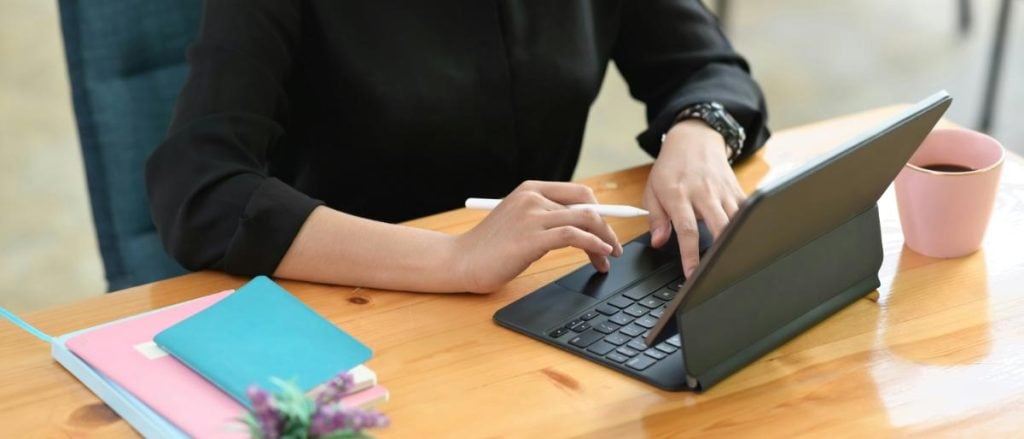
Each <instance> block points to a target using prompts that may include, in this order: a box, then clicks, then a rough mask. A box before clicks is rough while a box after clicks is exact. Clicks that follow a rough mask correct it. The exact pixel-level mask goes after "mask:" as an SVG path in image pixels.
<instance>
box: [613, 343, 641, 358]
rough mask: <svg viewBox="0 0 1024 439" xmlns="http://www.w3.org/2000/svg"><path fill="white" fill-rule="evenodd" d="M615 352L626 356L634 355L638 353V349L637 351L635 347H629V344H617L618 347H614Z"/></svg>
mask: <svg viewBox="0 0 1024 439" xmlns="http://www.w3.org/2000/svg"><path fill="white" fill-rule="evenodd" d="M615 352H618V353H620V354H622V355H625V356H627V357H635V356H637V354H639V353H640V351H638V350H636V349H633V348H631V347H629V346H619V348H618V349H616V350H615Z"/></svg>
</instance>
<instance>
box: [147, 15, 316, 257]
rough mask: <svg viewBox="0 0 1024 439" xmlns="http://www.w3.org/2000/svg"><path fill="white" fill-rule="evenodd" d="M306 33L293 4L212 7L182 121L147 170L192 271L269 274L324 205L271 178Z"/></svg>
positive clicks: (170, 232) (162, 226) (161, 214)
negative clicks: (288, 83) (296, 61)
mask: <svg viewBox="0 0 1024 439" xmlns="http://www.w3.org/2000/svg"><path fill="white" fill-rule="evenodd" d="M300 25H301V11H300V9H299V5H298V4H297V2H293V1H285V0H259V1H257V0H210V1H207V2H204V10H203V21H202V24H201V26H200V32H199V35H198V37H197V39H196V41H195V42H194V43H193V45H192V47H191V48H190V49H189V52H188V61H189V64H190V67H191V70H190V72H189V76H188V79H187V80H186V83H185V86H184V88H183V90H182V92H181V94H180V96H179V98H178V104H177V107H176V109H175V115H174V119H173V121H172V123H171V127H170V130H169V132H168V135H167V138H166V139H165V140H164V142H163V143H162V144H161V145H160V146H159V147H158V148H157V149H156V150H155V151H154V152H153V154H152V155H151V156H150V158H149V161H148V162H147V164H146V189H147V193H148V195H149V202H150V210H151V213H152V216H153V220H154V222H155V223H156V227H157V230H158V231H159V233H160V237H161V239H162V240H163V243H164V246H165V247H166V249H167V250H168V252H169V253H170V254H171V255H172V256H173V257H174V258H175V259H177V260H178V262H180V263H181V264H182V265H184V266H185V267H186V268H189V269H193V270H196V269H202V268H216V269H220V270H223V271H226V272H229V273H234V274H243V275H256V274H270V273H272V272H273V271H274V269H275V268H276V267H277V264H278V263H279V262H280V260H281V258H282V257H284V253H285V252H286V251H287V250H288V248H289V246H290V245H291V241H292V240H293V239H294V237H295V235H296V234H297V233H298V230H299V228H300V227H301V226H302V224H303V223H304V222H305V220H306V218H307V217H308V216H309V214H310V212H312V210H313V209H314V208H315V207H316V206H317V205H318V204H319V202H318V201H317V200H314V199H312V198H310V197H308V196H306V195H305V194H303V193H301V192H299V191H297V190H295V189H293V188H292V187H290V186H288V185H286V184H284V183H283V182H281V181H280V180H278V179H276V178H273V177H271V176H269V175H268V165H267V163H268V159H267V158H268V155H269V154H271V153H272V152H273V151H274V149H275V148H281V147H283V144H284V142H283V140H284V134H285V133H284V128H283V126H282V122H281V121H283V120H285V118H286V117H287V112H288V99H287V95H286V93H285V89H284V87H285V82H286V80H287V78H288V75H289V73H290V71H291V69H292V67H291V66H292V56H293V53H294V52H295V51H294V48H295V47H296V44H297V39H298V38H299V30H300V29H299V26H300Z"/></svg>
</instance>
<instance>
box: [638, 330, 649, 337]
mask: <svg viewBox="0 0 1024 439" xmlns="http://www.w3.org/2000/svg"><path fill="white" fill-rule="evenodd" d="M648 335H651V330H650V329H648V330H646V331H644V333H643V334H640V337H642V338H645V339H646V338H647V336H648Z"/></svg>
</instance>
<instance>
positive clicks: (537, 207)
mask: <svg viewBox="0 0 1024 439" xmlns="http://www.w3.org/2000/svg"><path fill="white" fill-rule="evenodd" d="M577 203H597V199H596V198H594V192H593V191H592V190H591V189H590V188H589V187H586V186H584V185H581V184H575V183H561V182H547V181H527V182H524V183H523V184H521V185H519V187H517V188H516V189H515V190H514V191H512V193H510V194H508V196H507V197H505V199H504V200H503V201H502V202H501V204H499V205H498V207H497V208H495V209H494V210H493V211H491V213H490V214H488V215H487V217H486V218H484V220H483V221H482V222H480V224H478V225H477V226H476V227H474V228H473V229H472V230H470V231H468V232H466V233H464V234H462V235H459V236H456V237H454V243H455V244H454V245H455V255H457V256H456V257H457V258H458V264H457V272H456V273H455V275H457V276H459V278H460V279H463V280H464V281H465V282H466V286H465V290H466V291H471V292H476V293H488V292H491V291H494V290H497V289H498V288H501V286H503V285H505V284H506V283H508V282H509V281H511V280H512V279H514V278H515V277H516V276H518V275H519V273H522V272H523V270H526V267H528V266H529V265H530V264H531V263H533V262H534V261H536V260H537V259H540V258H541V257H542V256H544V255H545V254H546V253H547V252H548V251H550V250H554V249H558V248H562V247H576V248H578V249H580V250H583V251H585V252H586V253H587V255H588V256H589V257H590V262H591V263H592V264H594V267H595V268H596V269H597V270H598V271H600V272H602V273H603V272H607V271H608V268H609V263H608V256H619V255H621V254H622V245H621V244H619V239H618V237H616V236H615V232H614V231H613V230H612V228H611V227H610V226H608V224H607V223H605V222H604V219H602V218H601V216H600V215H598V214H597V213H595V212H593V211H590V210H570V209H568V208H566V205H569V204H577Z"/></svg>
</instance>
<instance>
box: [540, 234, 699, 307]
mask: <svg viewBox="0 0 1024 439" xmlns="http://www.w3.org/2000/svg"><path fill="white" fill-rule="evenodd" d="M697 225H698V229H699V231H700V244H699V246H700V253H701V254H703V253H704V252H705V251H707V249H708V248H709V247H711V243H712V240H711V232H710V231H708V228H707V226H705V225H704V222H703V221H700V222H698V223H697ZM608 260H609V261H610V262H611V270H609V272H608V273H598V272H597V270H596V269H595V268H594V266H593V265H592V264H586V265H584V266H582V267H580V268H579V269H578V270H576V271H574V272H572V273H569V274H568V275H566V276H565V277H563V278H561V279H559V280H557V281H555V283H557V284H558V285H560V286H562V287H563V288H567V289H570V290H572V291H576V292H579V293H581V294H585V295H588V296H591V297H594V298H598V299H601V298H604V297H607V296H609V295H611V294H612V293H614V292H616V291H618V290H620V289H622V287H625V286H626V285H629V284H631V283H633V282H635V281H637V280H640V279H643V278H645V277H647V276H650V275H651V274H652V273H654V272H655V271H657V269H658V268H661V267H663V266H665V265H666V264H669V263H673V264H677V265H680V266H681V265H682V261H681V260H680V258H679V244H677V243H676V234H675V233H672V236H671V237H670V239H669V241H668V242H667V243H666V244H665V245H663V246H661V248H660V249H656V248H654V247H651V235H650V233H645V234H643V235H641V236H639V237H637V238H636V239H634V240H632V241H630V242H629V243H628V244H626V245H625V246H623V247H622V256H620V257H618V258H608ZM680 271H681V270H680Z"/></svg>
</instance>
